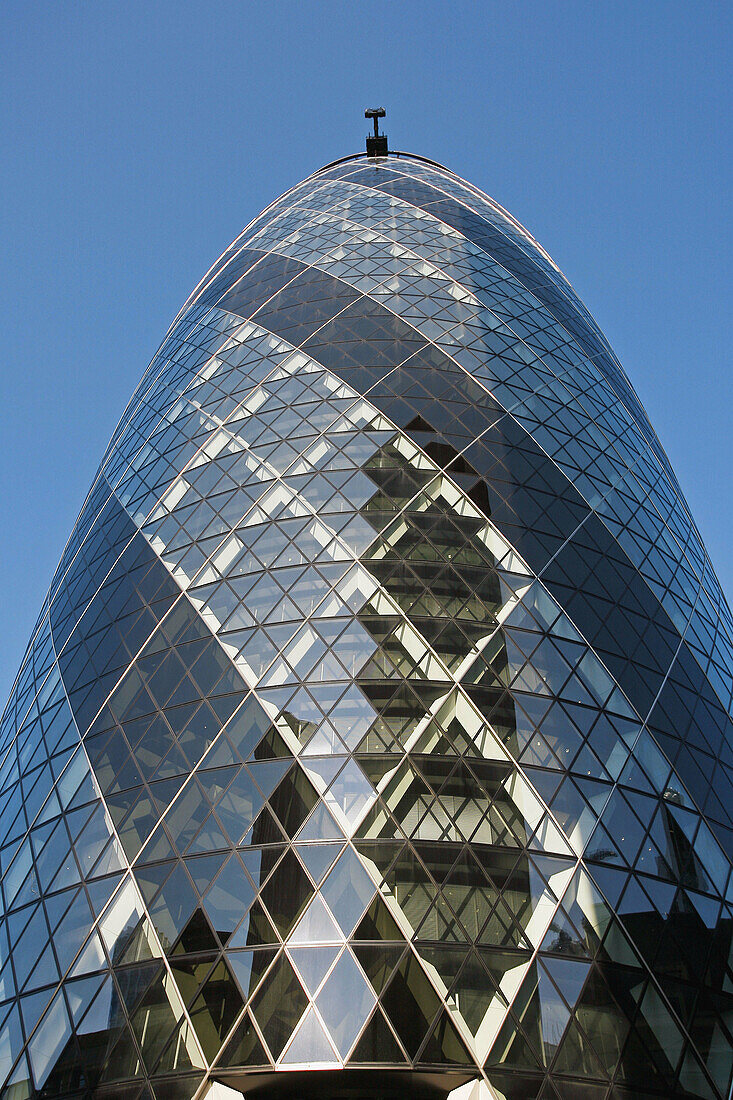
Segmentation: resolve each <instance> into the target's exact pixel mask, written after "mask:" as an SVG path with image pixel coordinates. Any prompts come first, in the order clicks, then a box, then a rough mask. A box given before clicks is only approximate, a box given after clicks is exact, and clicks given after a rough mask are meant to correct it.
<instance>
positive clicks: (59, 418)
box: [0, 0, 733, 705]
mask: <svg viewBox="0 0 733 1100" xmlns="http://www.w3.org/2000/svg"><path fill="white" fill-rule="evenodd" d="M732 32H733V14H732V9H731V8H730V6H729V5H725V4H723V3H708V2H705V0H695V2H694V3H693V2H688V3H676V2H674V0H668V2H665V3H656V2H654V0H651V2H650V0H645V3H643V4H639V3H636V2H635V3H627V2H623V0H622V2H618V0H617V2H614V3H610V4H600V3H596V2H594V0H588V2H586V3H578V2H574V0H563V2H557V0H543V2H539V0H534V2H531V3H530V2H527V3H519V2H514V3H511V2H501V3H491V2H488V0H486V2H483V3H472V2H466V0H451V2H450V3H448V2H445V3H436V2H433V0H401V2H399V0H393V2H390V3H385V2H383V0H372V2H371V3H369V4H356V3H344V2H341V3H331V2H307V0H300V2H297V3H291V2H285V0H268V2H267V3H264V2H258V3H245V2H237V3H234V2H232V3H228V2H219V0H206V2H200V3H190V2H186V0H177V2H175V3H173V2H167V0H157V2H156V3H154V4H149V3H147V2H145V3H140V2H137V0H125V2H124V3H122V2H118V3H111V2H108V0H94V2H75V3H71V2H67V3H61V4H59V3H56V2H53V3H51V2H49V3H35V2H27V0H23V2H20V0H5V2H4V4H3V5H2V9H1V10H0V43H2V45H1V46H0V60H1V61H2V65H0V96H1V97H2V103H3V110H2V112H1V113H0V135H1V140H2V150H3V156H2V157H1V158H0V195H2V201H1V202H0V230H1V232H0V291H1V293H2V348H3V356H4V362H3V363H2V366H1V367H0V408H2V410H3V414H4V415H3V419H2V431H1V432H0V562H1V563H2V577H3V581H4V583H3V599H2V601H0V696H2V697H3V699H4V698H5V697H6V696H7V692H8V690H9V688H10V685H11V683H12V680H13V679H14V677H15V673H16V670H17V666H18V663H19V661H20V659H21V657H22V654H23V650H24V648H25V644H26V641H27V639H28V636H29V633H30V630H31V629H32V627H33V624H34V622H35V619H36V615H37V612H38V609H39V607H40V605H41V601H42V599H43V596H44V593H45V591H46V588H47V585H48V582H49V580H50V577H51V575H52V573H53V570H54V568H55V565H56V562H57V560H58V558H59V556H60V553H61V550H62V547H63V545H64V543H65V541H66V539H67V537H68V535H69V533H70V531H71V528H72V526H73V523H74V520H75V518H76V515H77V512H78V510H79V507H80V506H81V503H82V500H83V498H84V496H85V494H86V492H87V489H88V487H89V484H90V482H91V479H92V477H93V475H94V472H95V469H96V466H97V463H98V461H99V458H100V456H101V454H102V452H103V450H104V447H105V446H106V443H107V440H108V439H109V436H110V434H111V432H112V430H113V428H114V425H115V423H116V421H117V419H118V418H119V416H120V414H121V412H122V409H123V407H124V405H125V404H126V402H127V399H128V397H129V395H130V393H131V392H132V390H133V388H134V386H135V385H136V383H137V381H138V379H139V377H140V375H141V374H142V372H143V370H144V369H145V367H146V365H147V363H148V361H149V360H150V358H151V357H152V355H153V354H154V352H155V350H156V347H157V345H158V344H159V342H160V340H161V339H162V337H163V334H164V332H165V330H166V328H167V326H168V324H169V322H170V320H171V319H172V317H173V315H174V314H175V313H176V312H177V310H178V308H179V307H180V305H181V304H182V302H183V301H184V299H185V298H186V297H187V295H188V293H189V292H190V290H191V289H192V288H193V286H194V285H195V283H196V282H197V281H198V280H199V278H200V277H201V275H202V274H203V273H204V271H205V270H206V269H207V268H208V267H209V265H210V264H211V263H212V261H213V260H214V259H215V258H216V257H217V256H218V254H219V253H220V252H221V251H222V250H223V248H224V246H225V245H226V244H227V243H228V242H229V241H230V240H231V238H233V237H234V236H235V235H236V234H237V233H238V232H239V230H240V229H241V228H242V226H243V225H244V224H245V223H246V222H247V221H249V220H250V218H252V217H253V216H254V215H255V214H257V213H258V212H259V211H260V210H261V209H262V207H264V206H265V205H266V204H267V203H268V202H270V201H271V200H272V199H273V198H275V197H276V196H277V195H278V194H279V193H280V192H281V191H283V190H284V189H285V188H287V187H289V186H290V185H292V184H293V183H295V182H297V181H298V180H300V179H301V178H303V177H304V176H305V175H307V174H308V173H310V172H311V171H313V170H314V169H316V168H318V167H319V166H320V165H321V164H324V163H326V162H328V161H330V160H333V159H335V158H337V157H340V156H344V155H346V154H348V153H350V152H354V151H357V150H359V149H361V148H362V147H363V139H364V134H365V132H366V126H365V121H364V119H363V111H364V108H365V107H367V106H371V105H376V104H384V105H385V106H386V107H387V109H388V117H387V120H386V122H387V125H386V130H387V132H388V134H389V137H390V143H391V145H392V147H393V148H398V149H403V150H408V151H411V152H417V153H420V154H423V155H425V156H428V157H432V158H434V159H436V160H438V161H441V162H442V163H444V164H446V165H448V166H449V167H450V168H452V169H453V170H454V171H456V172H458V173H459V174H460V175H462V176H464V177H466V178H467V179H469V180H471V181H472V182H473V183H475V184H477V185H479V186H480V187H482V188H484V189H485V190H486V191H488V192H489V194H491V195H493V196H494V197H495V198H496V199H497V200H498V201H499V202H501V203H502V204H503V205H504V206H506V207H507V208H508V209H509V210H510V211H511V212H512V213H513V214H514V215H515V216H516V217H518V218H519V219H520V221H522V222H524V224H525V225H527V227H528V228H529V229H530V230H531V231H532V232H533V233H534V234H535V236H536V237H537V238H538V240H539V241H540V242H541V243H542V244H543V245H544V247H545V248H546V249H547V250H548V251H549V252H550V254H551V255H552V256H553V258H554V259H555V260H556V262H557V263H558V264H559V265H560V267H561V268H562V269H563V271H564V272H565V273H566V275H567V276H568V278H569V279H570V281H571V282H572V283H573V284H574V286H575V287H576V289H577V291H578V292H579V294H580V296H581V297H582V299H583V300H584V301H585V303H586V304H587V306H588V307H589V309H590V310H591V312H592V313H593V314H594V315H595V317H596V319H597V320H598V322H599V324H600V325H601V327H602V328H603V330H604V331H605V333H606V335H607V336H608V338H609V340H610V342H611V344H612V346H613V347H614V348H615V350H616V352H617V354H618V355H619V357H620V359H621V361H622V363H623V364H624V366H625V368H626V370H627V372H628V373H629V375H630V377H631V379H632V382H633V383H634V385H635V386H636V389H637V391H638V393H639V395H640V397H641V399H642V401H643V402H644V404H645V406H646V408H647V410H648V412H649V414H650V417H651V420H652V423H653V424H654V426H655V427H656V429H657V432H658V434H659V436H660V438H661V440H662V443H663V444H664V446H665V448H666V449H667V452H668V454H669V455H670V458H671V460H672V463H673V465H674V466H675V469H676V471H677V474H678V476H679V479H680V481H681V483H682V487H683V489H684V490H685V492H686V495H687V498H688V500H689V502H690V505H691V507H692V511H693V514H694V516H695V518H696V520H697V522H698V526H699V527H700V529H701V531H702V534H703V538H704V539H705V540H706V543H707V546H708V549H709V551H710V553H711V556H712V559H713V562H714V564H715V566H716V568H717V571H718V575H719V576H720V579H721V581H722V583H723V587H724V589H725V590H726V591H727V593H728V594H729V596H730V595H733V549H732V548H731V522H730V500H731V489H732V487H733V479H732V477H731V458H732V454H731V452H732V449H733V448H732V444H731V412H732V411H733V387H731V383H730V325H729V317H730V312H731V309H730V306H731V300H730V297H731V296H730V291H731V282H732V279H731V266H730V255H731V239H730V237H731V217H730V210H729V196H730V193H731V162H732V160H733V158H731V127H730V121H731V120H730V107H729V104H730V99H731V87H730V78H729V76H728V75H727V69H728V68H729V67H730V62H731V53H732V51H731V45H732V40H733V33H732ZM0 705H1V704H0Z"/></svg>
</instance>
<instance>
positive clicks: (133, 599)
mask: <svg viewBox="0 0 733 1100" xmlns="http://www.w3.org/2000/svg"><path fill="white" fill-rule="evenodd" d="M732 638H733V625H732V623H731V614H730V611H729V609H728V607H727V605H726V603H725V600H724V597H723V595H722V593H721V591H720V587H719V584H718V582H717V580H716V577H715V575H714V573H713V571H712V567H711V565H710V562H709V559H708V557H707V554H706V551H705V549H704V547H703V545H702V543H701V540H700V536H699V534H698V532H697V529H696V528H695V526H694V523H693V521H692V519H691V517H690V513H689V510H688V508H687V505H686V503H685V501H684V499H683V497H682V495H681V492H680V489H679V486H678V484H677V481H676V479H675V476H674V473H673V471H672V470H671V468H670V466H669V463H668V460H667V458H666V456H665V454H664V452H663V450H662V448H661V446H660V444H659V442H658V440H657V438H656V436H655V434H654V432H653V430H652V428H651V426H650V424H649V421H648V420H647V417H646V414H645V412H644V410H643V408H642V407H641V405H640V403H639V400H638V398H637V397H636V395H635V393H634V391H633V389H632V388H631V386H630V384H629V382H628V380H627V378H626V376H625V374H624V372H623V370H622V368H621V366H620V365H619V363H618V361H617V360H616V358H615V356H614V355H613V352H612V351H611V349H610V348H609V346H608V344H607V342H606V340H605V338H604V337H603V335H602V334H601V333H600V331H599V330H598V328H597V326H596V325H595V323H594V321H593V320H592V318H591V317H590V316H589V315H588V313H587V311H586V310H585V308H584V307H583V305H582V304H581V303H580V302H579V301H578V299H577V297H576V296H575V294H574V292H573V290H572V288H571V287H570V286H569V284H568V283H567V282H566V280H565V279H564V277H563V276H562V274H561V273H560V272H559V270H558V269H557V268H556V267H555V265H554V264H553V262H552V261H551V260H550V258H549V257H548V256H547V255H546V253H545V252H544V251H543V250H542V248H541V247H540V246H539V245H538V244H537V243H536V242H535V241H534V240H533V239H532V238H531V236H529V234H528V233H527V232H526V231H525V230H524V229H523V228H522V227H521V226H519V225H518V224H517V223H516V222H515V221H514V220H513V219H512V218H511V216H510V215H508V214H507V213H506V212H505V211H504V210H502V209H501V208H500V207H498V206H497V205H496V204H495V203H494V202H493V201H492V200H490V199H488V198H487V197H486V196H485V195H484V194H482V193H481V192H479V191H478V190H477V189H476V188H474V187H472V186H470V185H469V184H467V183H465V182H463V181H461V180H460V179H458V178H457V177H456V176H454V175H452V174H451V173H450V172H448V171H447V170H446V169H443V168H441V167H440V166H437V165H434V164H432V163H430V162H427V161H424V160H421V159H420V158H417V157H412V156H407V155H400V154H391V155H390V156H388V157H386V158H383V159H379V160H375V159H373V158H372V159H365V158H363V157H352V158H348V159H347V160H345V161H343V162H339V163H337V164H335V165H332V166H329V167H327V168H325V169H323V170H321V171H320V172H317V173H316V174H315V175H313V176H311V177H309V178H308V179H307V180H306V181H304V182H303V183H301V184H299V185H298V186H297V187H295V188H293V189H292V190H291V191H289V192H287V193H286V194H285V195H284V196H283V197H282V198H280V199H278V200H277V201H276V202H275V203H274V204H273V205H272V206H270V207H268V209H267V210H266V211H265V213H263V214H262V215H261V216H260V217H259V218H257V219H256V220H255V221H254V222H252V223H251V224H250V225H249V226H248V227H247V229H245V231H244V232H243V233H242V235H241V236H240V237H239V238H238V239H237V240H236V241H235V242H234V244H233V245H232V246H230V248H228V249H227V251H226V252H225V253H224V255H223V256H222V257H221V259H220V260H219V261H218V262H217V263H216V264H215V265H214V267H213V268H212V270H211V271H210V272H209V274H208V275H207V277H206V278H205V279H204V280H203V282H202V283H201V284H200V285H199V287H198V288H197V289H196V291H195V292H194V294H193V295H192V297H191V298H190V299H189V301H188V302H187V303H186V306H185V307H184V309H183V310H182V311H181V313H180V314H179V315H178V317H177V318H176V320H175V322H174V324H173V325H172V326H171V328H170V330H169V332H168V334H167V336H166V338H165V340H164V342H163V344H162V346H161V348H160V350H159V351H158V353H157V355H156V356H155V358H154V359H153V361H152V363H151V365H150V367H149V368H148V370H147V372H146V374H145V376H144V377H143V380H142V382H141V383H140V385H139V387H138V389H137V390H136V392H135V394H134V395H133V398H132V400H131V402H130V404H129V406H128V408H127V410H126V411H125V413H124V415H123V418H122V420H121V421H120V424H119V426H118V428H117V429H116V431H115V434H114V436H113V439H112V441H111V443H110V445H109V448H108V450H107V452H106V454H105V455H104V458H103V460H102V463H101V465H100V468H99V472H98V474H97V477H96V479H95V481H94V484H93V486H92V489H91V491H90V493H89V496H88V498H87V500H86V502H85V504H84V507H83V509H82V512H81V514H80V516H79V519H78V522H77V525H76V527H75V529H74V532H73V534H72V536H71V539H70V541H69V543H68V545H67V547H66V549H65V551H64V554H63V556H62V559H61V563H60V565H59V568H58V570H57V573H56V575H55V577H54V579H53V581H52V584H51V587H50V590H49V593H48V597H47V599H46V601H45V603H44V606H43V609H42V611H41V615H40V617H39V620H38V624H37V626H36V628H35V630H34V633H33V637H32V639H31V642H30V644H29V647H28V650H27V653H26V656H25V658H24V661H23V664H22V666H21V670H20V673H19V675H18V679H17V681H16V683H15V686H14V689H13V693H12V696H11V699H10V702H9V704H8V707H7V709H6V711H5V714H4V717H3V719H2V724H1V726H0V750H1V753H2V755H1V757H0V761H1V763H0V874H1V875H2V919H1V920H0V1084H1V1085H2V1086H3V1090H2V1097H3V1098H7V1100H26V1098H29V1097H35V1096H42V1097H44V1098H48V1100H51V1098H56V1097H58V1098H62V1097H64V1098H66V1097H68V1098H71V1097H74V1098H78V1100H82V1098H85V1100H87V1098H91V1097H95V1098H96V1097H100V1098H101V1097H107V1096H109V1097H114V1100H192V1098H193V1097H194V1096H200V1097H203V1096H205V1095H207V1094H209V1093H210V1092H211V1095H214V1096H217V1095H219V1096H221V1097H226V1096H228V1095H230V1094H229V1093H227V1092H226V1090H227V1089H231V1090H235V1091H236V1092H238V1093H245V1095H246V1096H248V1097H263V1098H265V1097H292V1098H293V1100H297V1098H298V1097H308V1096H317V1097H319V1098H327V1097H337V1096H344V1095H346V1094H347V1093H346V1092H345V1091H344V1090H351V1091H349V1092H348V1095H350V1096H353V1097H359V1096H372V1097H381V1098H388V1097H407V1096H414V1097H421V1098H429V1097H441V1096H445V1095H446V1094H447V1093H448V1092H450V1091H453V1090H456V1097H460V1098H463V1100H478V1098H484V1100H488V1098H489V1097H492V1098H496V1100H540V1098H541V1100H611V1098H618V1100H624V1098H625V1100H632V1098H633V1100H651V1098H652V1097H658V1098H661V1097H678V1098H682V1097H687V1098H693V1097H694V1098H705V1100H727V1098H728V1096H729V1091H730V1086H731V1077H732V1072H733V969H732V965H733V964H731V921H732V917H733V909H731V903H733V881H731V877H730V872H731V862H732V860H733V818H732V817H731V815H732V814H733V786H732V780H731V776H732V775H733V752H732V750H733V735H732V733H733V731H732V730H731V717H730V714H731V693H732V690H733V660H732V659H731V644H732V643H731V639H732Z"/></svg>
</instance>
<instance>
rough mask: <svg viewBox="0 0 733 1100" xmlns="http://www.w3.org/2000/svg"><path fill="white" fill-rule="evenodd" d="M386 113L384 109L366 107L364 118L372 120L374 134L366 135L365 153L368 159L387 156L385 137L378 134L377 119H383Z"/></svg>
mask: <svg viewBox="0 0 733 1100" xmlns="http://www.w3.org/2000/svg"><path fill="white" fill-rule="evenodd" d="M386 114H387V112H386V111H385V109H384V107H368V108H367V109H366V111H365V112H364V118H371V119H373V120H374V133H373V134H367V139H366V151H367V156H368V157H386V156H387V152H388V150H387V135H386V134H380V132H379V119H380V118H384V117H385V115H386Z"/></svg>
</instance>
